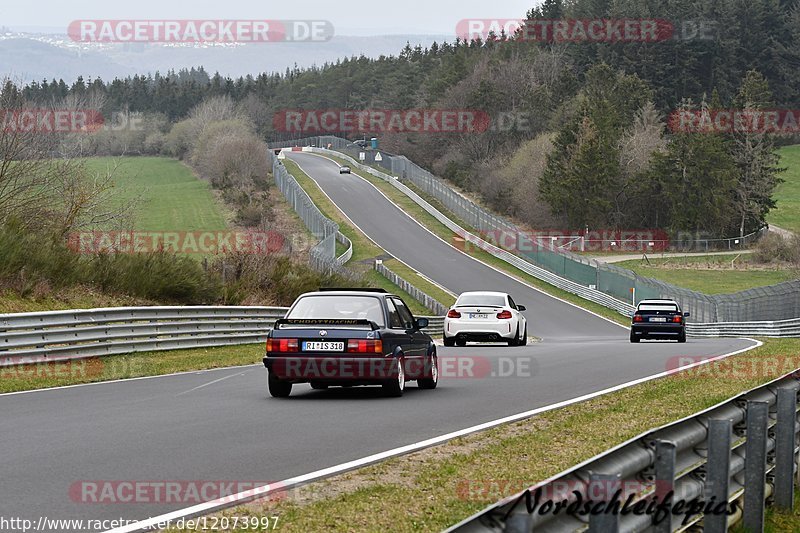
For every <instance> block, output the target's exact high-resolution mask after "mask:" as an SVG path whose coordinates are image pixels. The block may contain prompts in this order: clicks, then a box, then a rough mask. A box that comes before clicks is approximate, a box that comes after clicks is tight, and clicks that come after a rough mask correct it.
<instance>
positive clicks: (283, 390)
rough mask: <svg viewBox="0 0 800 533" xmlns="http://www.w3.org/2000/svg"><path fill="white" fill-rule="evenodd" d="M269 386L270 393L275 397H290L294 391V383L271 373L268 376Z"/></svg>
mask: <svg viewBox="0 0 800 533" xmlns="http://www.w3.org/2000/svg"><path fill="white" fill-rule="evenodd" d="M267 386H268V388H269V395H270V396H272V397H273V398H288V397H289V395H290V394H291V393H292V384H291V383H289V382H288V381H283V380H281V379H278V378H276V377H275V376H273V375H272V372H270V373H269V377H268V378H267Z"/></svg>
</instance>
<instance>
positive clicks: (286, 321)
mask: <svg viewBox="0 0 800 533" xmlns="http://www.w3.org/2000/svg"><path fill="white" fill-rule="evenodd" d="M284 325H286V326H369V327H370V329H373V330H375V329H379V328H378V325H377V324H376V323H375V322H373V321H371V320H366V319H363V318H358V319H347V318H279V319H278V320H276V321H275V329H281V328H280V327H281V326H284Z"/></svg>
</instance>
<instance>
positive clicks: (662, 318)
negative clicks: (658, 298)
mask: <svg viewBox="0 0 800 533" xmlns="http://www.w3.org/2000/svg"><path fill="white" fill-rule="evenodd" d="M666 321H667V319H666V318H664V317H663V316H654V317H650V322H666Z"/></svg>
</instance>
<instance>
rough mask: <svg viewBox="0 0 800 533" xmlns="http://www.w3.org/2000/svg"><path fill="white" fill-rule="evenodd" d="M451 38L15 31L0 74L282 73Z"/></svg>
mask: <svg viewBox="0 0 800 533" xmlns="http://www.w3.org/2000/svg"><path fill="white" fill-rule="evenodd" d="M447 39H451V40H452V36H445V35H383V36H370V37H348V36H337V37H334V38H333V39H332V40H330V41H328V42H324V43H268V44H246V45H238V46H230V45H228V46H165V45H162V44H113V45H108V44H104V45H97V44H86V43H74V42H72V41H69V40H68V39H67V38H66V37H65V36H63V35H46V34H39V35H37V34H17V35H8V34H7V35H6V36H5V37H4V38H0V78H1V77H5V76H8V77H10V78H11V79H12V80H13V81H16V82H21V83H27V82H29V81H41V80H42V79H43V78H47V79H48V80H50V79H53V78H56V79H59V78H63V79H64V81H65V82H66V83H67V84H70V83H71V81H74V80H75V78H77V77H78V76H83V77H84V79H87V78H96V77H101V78H103V79H104V80H110V79H113V78H114V77H118V76H119V77H125V76H128V75H133V74H147V73H153V72H155V71H157V70H158V71H160V72H162V73H163V72H166V71H168V70H170V69H175V70H179V69H181V68H189V67H193V66H194V67H197V66H203V67H204V68H205V70H206V71H207V72H210V73H214V72H217V71H218V72H219V73H220V74H222V75H223V76H231V77H238V76H245V75H247V74H253V75H255V74H258V73H261V72H275V71H277V72H283V71H284V70H285V69H286V68H287V67H289V68H291V67H294V66H295V65H297V66H298V67H301V68H305V67H310V66H312V65H315V64H316V65H322V64H323V63H325V62H326V61H336V60H337V59H340V58H344V57H350V56H354V55H355V56H358V55H361V54H363V55H365V56H367V57H379V56H380V55H391V54H395V55H396V54H397V53H398V52H399V51H400V50H401V49H402V48H403V46H405V44H406V42H410V43H411V46H415V45H416V44H421V45H422V46H423V47H425V46H429V45H430V44H431V43H432V42H433V41H438V42H440V43H441V42H442V41H444V40H447Z"/></svg>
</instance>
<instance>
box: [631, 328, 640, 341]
mask: <svg viewBox="0 0 800 533" xmlns="http://www.w3.org/2000/svg"><path fill="white" fill-rule="evenodd" d="M631 342H639V337H637V336H636V334H635V333H634V332H633V331H631Z"/></svg>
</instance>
